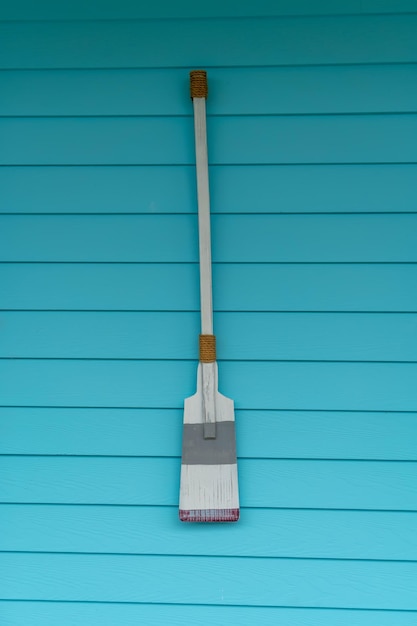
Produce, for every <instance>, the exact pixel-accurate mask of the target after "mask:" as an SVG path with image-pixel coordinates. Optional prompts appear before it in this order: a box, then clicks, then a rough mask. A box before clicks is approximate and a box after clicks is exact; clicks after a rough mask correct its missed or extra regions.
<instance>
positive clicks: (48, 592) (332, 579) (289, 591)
mask: <svg viewBox="0 0 417 626" xmlns="http://www.w3.org/2000/svg"><path fill="white" fill-rule="evenodd" d="M211 538H212V541H215V533H212V534H211ZM0 559H1V566H2V567H1V569H2V571H3V572H4V573H5V574H6V576H5V580H4V582H3V594H4V596H5V597H7V598H10V599H15V600H17V599H28V598H32V599H33V598H36V599H38V600H61V601H62V600H68V601H74V600H77V601H80V600H81V601H90V602H100V601H103V600H106V601H108V602H109V601H110V602H164V603H170V604H171V603H172V604H185V603H189V604H209V605H210V604H217V605H218V604H222V605H242V604H245V603H246V604H249V605H252V606H253V605H255V606H298V607H302V606H306V607H311V606H315V607H321V606H328V607H335V608H336V607H337V608H374V609H400V608H401V609H402V610H415V609H416V606H417V602H416V595H415V577H416V575H417V565H416V563H398V562H396V563H395V562H394V563H389V562H369V561H368V562H355V561H351V562H349V561H308V560H305V561H304V560H296V561H293V560H274V559H251V560H250V562H246V563H245V562H242V559H239V558H224V557H223V558H222V557H217V558H214V559H208V558H201V557H200V558H199V557H155V556H140V557H136V556H121V555H118V556H116V555H114V556H105V555H68V554H58V555H53V554H3V555H1V557H0ZM247 567H250V568H251V576H250V578H249V577H248V576H247ZM201 571H204V585H202V584H201V580H200V578H201V576H200V573H201ZM219 576H221V583H220V584H219ZM369 580H372V581H373V584H372V585H370V584H369ZM156 581H157V584H156ZM393 581H394V582H393ZM254 588H255V589H256V594H254V593H253V590H254Z"/></svg>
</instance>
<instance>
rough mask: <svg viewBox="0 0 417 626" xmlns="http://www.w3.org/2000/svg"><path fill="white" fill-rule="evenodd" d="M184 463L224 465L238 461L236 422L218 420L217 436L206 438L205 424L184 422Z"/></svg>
mask: <svg viewBox="0 0 417 626" xmlns="http://www.w3.org/2000/svg"><path fill="white" fill-rule="evenodd" d="M182 463H183V465H222V464H225V463H227V464H230V463H236V436H235V423H234V422H216V438H215V439H204V433H203V424H184V430H183V437H182Z"/></svg>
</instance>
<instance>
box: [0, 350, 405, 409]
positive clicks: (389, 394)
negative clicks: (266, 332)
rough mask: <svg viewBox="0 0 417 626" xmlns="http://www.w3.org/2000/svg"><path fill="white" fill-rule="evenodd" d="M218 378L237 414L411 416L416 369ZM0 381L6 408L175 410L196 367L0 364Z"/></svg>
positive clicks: (353, 367) (250, 368)
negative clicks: (295, 412) (273, 411)
mask: <svg viewBox="0 0 417 626" xmlns="http://www.w3.org/2000/svg"><path fill="white" fill-rule="evenodd" d="M193 371H194V376H193V375H192V372H193ZM220 372H221V380H222V389H221V390H222V392H223V393H224V394H225V395H227V396H228V397H232V398H234V399H235V403H236V408H237V409H281V410H294V409H295V410H315V411H322V410H330V411H337V410H345V411H416V410H417V391H416V386H415V376H416V374H417V364H416V363H355V362H353V363H338V362H334V363H331V362H330V363H328V362H322V363H320V362H317V363H316V362H286V363H280V362H278V363H277V362H268V361H266V362H258V361H255V362H242V361H234V362H225V363H222V364H221V369H220ZM161 378H163V379H164V380H165V381H166V384H165V386H164V391H163V393H161V389H160V385H159V384H158V381H160V380H161ZM0 380H2V387H3V389H2V405H3V406H5V407H6V406H22V407H23V406H35V407H36V406H39V407H43V406H57V407H71V406H73V407H104V408H111V407H119V408H123V407H126V408H178V407H180V406H181V405H182V399H183V398H184V397H187V396H189V395H191V394H192V393H193V392H194V391H195V389H194V384H195V364H194V363H193V362H192V361H136V360H129V361H119V360H110V361H106V360H99V361H90V360H80V361H77V360H69V361H68V360H59V359H57V360H54V359H46V360H36V359H35V360H19V359H15V360H13V359H12V360H10V359H5V360H1V361H0ZM22 380H24V381H25V385H24V386H22ZM251 380H252V381H256V385H253V384H252V385H251V384H250V381H251ZM347 381H348V382H347Z"/></svg>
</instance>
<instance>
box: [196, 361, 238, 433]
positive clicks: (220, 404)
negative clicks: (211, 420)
mask: <svg viewBox="0 0 417 626" xmlns="http://www.w3.org/2000/svg"><path fill="white" fill-rule="evenodd" d="M203 365H205V364H204V363H199V365H198V369H197V392H196V393H195V394H194V395H192V396H190V397H189V398H186V399H185V402H184V424H203V423H204V419H203V391H202V387H203V377H202V366H203ZM209 365H213V371H214V382H213V384H214V412H215V416H216V422H234V421H235V411H234V402H233V400H232V399H231V398H227V397H226V396H224V395H223V394H221V393H219V392H218V390H217V363H213V364H211V363H210V364H209Z"/></svg>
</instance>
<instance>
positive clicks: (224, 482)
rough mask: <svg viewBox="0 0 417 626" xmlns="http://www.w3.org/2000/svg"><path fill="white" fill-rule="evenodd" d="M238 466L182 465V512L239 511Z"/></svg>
mask: <svg viewBox="0 0 417 626" xmlns="http://www.w3.org/2000/svg"><path fill="white" fill-rule="evenodd" d="M237 485H238V480H237V464H236V463H233V464H231V465H228V464H222V465H182V466H181V494H180V509H181V510H194V509H199V510H202V511H203V510H207V509H213V510H215V509H238V508H239V494H238V489H237Z"/></svg>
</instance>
